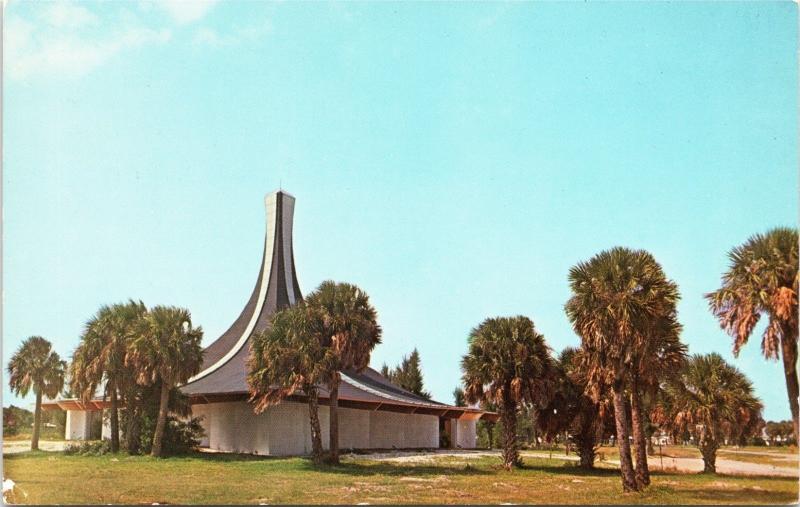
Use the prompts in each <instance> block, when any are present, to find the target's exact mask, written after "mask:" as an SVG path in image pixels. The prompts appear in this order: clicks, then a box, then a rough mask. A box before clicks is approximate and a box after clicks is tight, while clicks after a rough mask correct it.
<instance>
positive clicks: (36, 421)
mask: <svg viewBox="0 0 800 507" xmlns="http://www.w3.org/2000/svg"><path fill="white" fill-rule="evenodd" d="M41 427H42V393H40V392H37V393H36V406H35V408H34V409H33V436H32V437H31V450H32V451H38V450H39V430H40V428H41Z"/></svg>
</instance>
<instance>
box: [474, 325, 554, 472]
mask: <svg viewBox="0 0 800 507" xmlns="http://www.w3.org/2000/svg"><path fill="white" fill-rule="evenodd" d="M468 344H469V350H468V352H467V354H466V355H465V356H464V357H463V358H462V360H461V371H462V373H463V375H462V382H463V384H464V387H465V395H466V398H467V401H468V402H469V403H477V402H480V401H483V402H495V403H496V404H497V407H498V409H499V412H500V418H501V420H502V421H503V430H504V435H505V439H504V442H503V466H504V467H505V468H506V469H507V470H510V469H511V468H512V467H519V466H521V465H522V460H521V459H520V457H519V449H518V443H517V410H518V408H519V406H520V404H521V403H525V402H529V403H532V404H534V403H536V404H542V403H544V402H545V401H546V400H545V396H546V394H545V393H547V392H548V390H547V389H546V386H547V385H548V384H549V382H550V381H551V377H552V375H553V372H554V365H553V358H552V357H551V355H550V348H549V347H548V346H547V344H546V343H545V341H544V336H542V335H541V334H540V333H539V332H537V331H536V328H535V326H534V325H533V321H532V320H531V319H529V318H528V317H524V316H516V317H496V318H489V319H486V320H484V321H483V322H482V323H481V324H480V325H479V326H478V327H476V328H475V329H473V330H472V332H471V333H470V335H469V338H468Z"/></svg>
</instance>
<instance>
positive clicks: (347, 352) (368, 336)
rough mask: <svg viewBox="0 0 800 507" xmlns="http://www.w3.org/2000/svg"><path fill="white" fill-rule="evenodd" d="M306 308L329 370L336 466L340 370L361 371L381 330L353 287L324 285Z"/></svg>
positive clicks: (332, 450)
mask: <svg viewBox="0 0 800 507" xmlns="http://www.w3.org/2000/svg"><path fill="white" fill-rule="evenodd" d="M306 305H307V306H308V307H309V309H310V310H311V311H312V312H314V314H315V315H316V316H317V317H316V318H319V319H320V321H321V326H322V331H321V334H322V346H323V347H325V348H326V349H328V350H329V351H330V353H331V356H330V357H331V360H330V362H329V363H328V367H329V380H328V391H329V397H328V400H329V406H330V416H329V430H330V461H331V463H339V412H338V406H339V383H340V381H341V376H340V373H339V372H341V371H342V370H348V369H352V370H356V371H363V370H364V368H366V367H367V366H368V365H369V358H370V354H371V353H372V349H374V348H375V346H376V345H378V344H379V343H380V342H381V327H380V326H379V325H378V321H377V319H378V316H377V312H376V311H375V308H373V307H372V305H371V304H370V302H369V296H368V295H367V293H366V292H364V291H363V290H361V289H359V288H358V287H356V286H355V285H351V284H348V283H336V282H333V281H330V280H328V281H325V282H322V284H320V286H319V287H317V289H316V290H315V291H314V292H312V293H311V294H308V296H307V297H306Z"/></svg>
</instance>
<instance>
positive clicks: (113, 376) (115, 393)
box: [70, 300, 147, 452]
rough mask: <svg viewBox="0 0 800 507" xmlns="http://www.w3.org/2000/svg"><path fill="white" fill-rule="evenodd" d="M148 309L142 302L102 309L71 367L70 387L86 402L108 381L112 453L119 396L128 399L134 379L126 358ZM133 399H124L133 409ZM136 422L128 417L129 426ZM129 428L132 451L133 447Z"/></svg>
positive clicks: (90, 324)
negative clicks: (126, 364)
mask: <svg viewBox="0 0 800 507" xmlns="http://www.w3.org/2000/svg"><path fill="white" fill-rule="evenodd" d="M146 312H147V308H146V307H145V306H144V303H142V302H141V301H139V302H135V301H133V300H130V301H128V303H121V304H115V305H113V306H103V307H101V308H100V310H98V312H97V314H96V315H95V316H93V317H92V318H91V319H89V321H88V322H87V323H86V326H85V328H84V332H83V334H82V335H81V343H80V344H79V345H78V347H77V348H76V349H75V352H74V353H73V355H72V358H73V359H72V363H71V364H70V379H71V380H70V384H71V387H72V389H73V390H74V391H75V392H76V393H79V396H80V397H81V399H83V400H84V401H88V400H90V399H91V398H92V397H93V396H94V394H95V391H96V390H97V387H98V386H99V385H100V384H101V383H103V382H105V387H104V393H103V394H104V397H107V398H109V399H110V400H111V407H110V411H109V412H110V426H111V451H112V452H117V451H119V433H120V432H119V397H120V396H122V397H123V398H126V397H127V396H126V394H127V393H129V392H130V387H131V384H133V378H132V375H131V374H130V369H129V368H127V367H126V366H125V358H126V356H127V354H128V349H129V346H130V343H131V341H132V340H133V338H134V336H135V333H136V332H137V330H139V329H140V327H141V320H142V318H143V316H144V314H145V313H146ZM130 401H131V400H127V399H123V404H124V405H125V406H126V407H128V410H130V407H131V403H130ZM134 420H135V419H134V418H132V417H129V418H128V422H129V425H130V424H132V421H134ZM130 430H131V428H130V427H129V431H127V432H126V433H127V434H128V441H129V448H130V445H132V441H131V438H130V433H131V431H130Z"/></svg>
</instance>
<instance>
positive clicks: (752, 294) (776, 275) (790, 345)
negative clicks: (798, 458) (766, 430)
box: [706, 227, 800, 437]
mask: <svg viewBox="0 0 800 507" xmlns="http://www.w3.org/2000/svg"><path fill="white" fill-rule="evenodd" d="M797 242H798V235H797V229H793V228H788V227H780V228H776V229H772V230H771V231H769V232H767V233H766V234H756V235H755V236H752V237H751V238H750V239H748V240H747V242H745V243H744V244H743V245H740V246H737V247H735V248H734V249H733V250H731V251H730V253H729V254H728V257H729V259H730V266H729V267H728V271H726V272H725V273H724V274H723V275H722V287H720V288H719V289H718V290H716V291H714V292H711V293H709V294H706V298H707V299H708V304H709V308H710V309H711V312H712V313H713V314H714V316H715V317H717V319H718V320H719V323H720V326H721V327H722V329H724V330H725V331H726V332H727V333H728V334H729V335H731V336H732V337H733V354H734V355H735V356H738V355H739V350H740V349H741V348H742V346H744V345H745V344H746V343H747V341H748V339H749V338H750V335H751V334H752V333H753V329H754V328H755V326H756V323H757V322H758V321H759V320H760V318H761V317H762V316H763V315H766V316H767V317H768V318H769V323H768V324H767V327H766V329H765V330H764V334H763V336H762V339H761V351H762V353H763V354H764V357H766V358H767V359H776V360H777V359H778V356H779V355H780V356H782V357H783V373H784V377H785V378H786V391H787V393H788V395H789V408H790V409H791V411H792V420H793V423H794V434H795V437H797V436H798V435H800V433H798V401H797V398H798V395H800V392H799V389H798V379H797V340H798V332H797V326H798V320H797V294H798V260H797V259H798V246H797Z"/></svg>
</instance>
